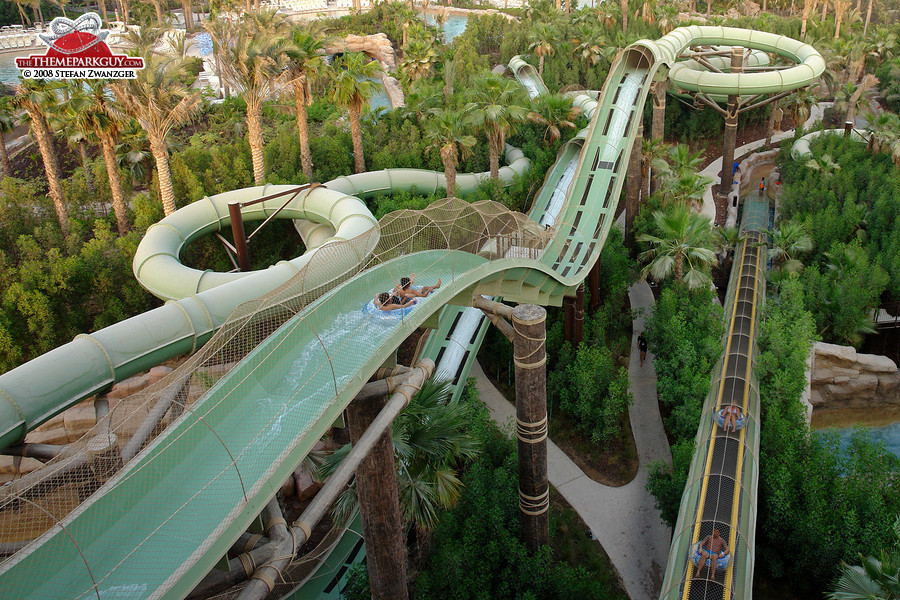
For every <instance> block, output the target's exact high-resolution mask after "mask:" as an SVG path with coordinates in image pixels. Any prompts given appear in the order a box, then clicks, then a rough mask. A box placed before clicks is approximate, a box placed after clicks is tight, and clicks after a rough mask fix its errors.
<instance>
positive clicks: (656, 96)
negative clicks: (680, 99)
mask: <svg viewBox="0 0 900 600" xmlns="http://www.w3.org/2000/svg"><path fill="white" fill-rule="evenodd" d="M666 84H667V81H655V82H653V124H652V126H651V128H650V138H651V139H654V140H661V139H663V137H665V133H666V131H665V130H666Z"/></svg>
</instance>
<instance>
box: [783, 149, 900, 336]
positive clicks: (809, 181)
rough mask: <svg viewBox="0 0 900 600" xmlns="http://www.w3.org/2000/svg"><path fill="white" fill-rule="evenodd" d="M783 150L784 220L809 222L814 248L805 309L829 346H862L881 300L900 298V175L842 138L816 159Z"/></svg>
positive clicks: (882, 160) (806, 277)
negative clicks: (795, 158) (792, 155)
mask: <svg viewBox="0 0 900 600" xmlns="http://www.w3.org/2000/svg"><path fill="white" fill-rule="evenodd" d="M787 146H789V144H788V145H786V147H785V149H783V151H782V156H781V163H782V169H783V171H782V180H783V181H784V183H785V185H784V190H783V194H782V204H781V211H782V213H781V215H782V219H784V220H795V221H800V222H803V223H804V224H805V226H806V230H807V231H808V232H809V233H810V235H811V236H812V239H813V243H814V249H813V255H812V258H811V260H810V261H809V263H810V264H809V266H808V267H807V269H806V270H805V271H804V273H803V280H804V288H805V290H806V306H807V308H809V309H810V310H811V311H812V313H813V316H814V318H815V319H816V328H817V330H818V331H819V332H820V333H821V334H822V335H823V336H824V338H825V340H826V341H834V342H836V343H842V344H846V343H851V344H859V342H860V341H861V335H860V333H861V332H863V331H865V329H866V326H865V324H866V321H867V318H868V315H869V313H870V311H871V310H872V308H874V307H876V306H877V305H878V304H879V303H880V301H881V300H882V299H883V298H882V294H883V293H884V292H885V291H887V295H888V296H890V297H892V298H900V265H898V261H897V257H898V256H900V195H898V192H900V172H898V170H897V168H896V166H895V165H894V163H893V162H892V161H891V159H890V157H889V156H888V155H885V154H872V153H871V152H869V151H868V150H866V147H865V146H864V145H862V144H859V143H858V142H854V141H851V140H849V139H846V138H844V137H843V136H824V137H822V138H819V139H818V140H815V141H814V142H813V143H812V145H811V147H812V151H813V155H814V157H815V158H811V159H809V160H808V161H793V160H791V159H790V158H789V157H788V149H787Z"/></svg>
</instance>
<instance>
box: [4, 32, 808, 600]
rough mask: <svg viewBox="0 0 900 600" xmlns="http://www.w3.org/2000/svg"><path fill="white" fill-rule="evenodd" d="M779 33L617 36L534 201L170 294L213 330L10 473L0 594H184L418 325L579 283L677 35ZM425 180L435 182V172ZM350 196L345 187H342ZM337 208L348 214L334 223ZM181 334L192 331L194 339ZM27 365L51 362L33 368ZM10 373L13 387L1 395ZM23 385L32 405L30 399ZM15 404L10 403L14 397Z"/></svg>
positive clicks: (728, 38)
mask: <svg viewBox="0 0 900 600" xmlns="http://www.w3.org/2000/svg"><path fill="white" fill-rule="evenodd" d="M742 32H743V33H742ZM766 36H769V37H766ZM770 38H771V39H770ZM784 39H787V38H781V37H780V36H771V34H759V33H758V32H744V31H743V30H728V29H727V28H696V27H691V28H680V29H677V30H675V31H673V32H672V34H670V35H669V36H666V37H665V38H663V39H662V40H660V41H659V42H658V43H656V42H652V41H646V40H645V41H641V42H638V43H636V44H634V45H632V46H630V47H629V48H627V49H625V50H624V51H623V52H622V53H621V54H620V56H619V58H618V59H617V61H616V63H615V64H614V65H613V67H612V68H611V70H610V75H609V77H608V79H607V81H606V83H605V85H604V91H603V93H602V95H601V98H600V101H599V104H598V106H597V108H596V112H595V114H594V118H593V119H592V121H591V125H590V128H589V129H588V131H587V132H586V133H585V134H584V135H583V136H580V137H579V142H580V143H581V144H582V145H581V150H580V152H579V153H577V156H576V154H575V153H574V152H572V151H570V150H567V151H566V152H564V153H563V154H562V155H561V157H560V160H559V161H558V163H557V164H556V165H555V166H554V167H553V168H552V169H551V171H550V173H549V174H548V176H547V179H546V180H545V185H544V187H543V188H542V190H541V192H540V193H539V195H538V197H537V198H536V199H535V201H534V206H533V208H532V211H531V213H530V216H525V215H522V214H518V213H513V212H511V211H508V210H506V209H505V208H504V207H502V206H499V205H497V204H495V203H491V202H480V203H475V204H469V203H466V202H463V201H461V200H456V199H449V200H446V201H442V202H439V203H436V204H433V205H432V206H430V207H429V208H428V209H425V210H423V211H398V212H396V213H391V214H390V215H388V216H387V217H385V218H384V219H382V221H381V223H380V224H379V225H380V226H379V227H377V228H371V229H366V231H365V232H363V233H360V234H359V235H356V236H355V237H348V238H347V239H328V240H325V241H324V242H323V243H322V245H321V246H320V247H318V250H317V251H316V252H315V253H314V254H313V255H311V256H310V257H309V259H308V261H307V262H306V263H305V264H303V265H302V266H301V267H299V271H298V272H297V273H296V274H295V275H294V276H293V277H291V278H290V279H289V280H288V281H287V282H286V283H284V284H283V285H282V286H281V287H279V288H277V289H275V290H274V291H272V292H271V293H269V294H267V295H265V296H263V297H261V298H259V299H257V300H253V301H250V302H248V303H245V304H242V305H240V306H238V308H237V309H236V310H235V311H234V313H233V314H232V315H231V317H230V318H229V319H228V320H227V321H226V322H225V324H224V325H222V326H221V327H218V324H217V323H214V321H215V319H216V318H218V315H212V314H209V313H204V312H203V309H202V308H201V307H194V308H190V307H188V305H187V304H178V303H177V302H173V303H171V304H169V305H167V306H168V307H172V306H174V307H175V308H171V309H170V312H169V313H166V314H169V315H176V314H178V312H179V311H188V310H194V311H195V312H194V314H193V315H192V318H191V320H189V321H187V322H186V323H188V324H189V325H190V326H191V327H198V326H199V325H198V323H199V324H203V319H204V318H208V319H207V320H208V321H209V323H206V324H205V325H204V327H206V328H207V329H206V330H207V331H212V330H215V329H216V328H217V327H218V332H217V333H216V334H215V336H214V337H213V338H212V340H211V341H209V342H208V343H207V345H206V346H205V347H204V348H203V349H202V350H201V351H200V352H198V353H197V354H195V355H194V356H192V357H191V358H190V359H189V360H188V361H187V362H186V363H184V364H183V365H182V366H181V367H180V368H178V369H177V370H176V371H174V372H173V373H171V374H170V375H169V376H167V377H166V378H165V379H164V380H163V381H161V382H159V383H158V384H156V385H154V386H152V387H150V388H147V389H146V390H144V391H142V392H140V393H138V394H135V395H133V396H132V397H129V398H127V399H125V400H123V401H121V402H119V403H118V404H117V405H115V406H113V407H112V410H111V411H110V412H109V414H108V415H107V416H105V417H104V418H102V419H101V420H100V422H99V423H98V424H97V425H96V426H95V427H94V428H93V429H92V430H91V431H90V432H89V433H88V434H87V435H85V436H84V437H83V438H81V439H80V440H78V441H76V442H74V443H72V444H70V445H68V446H66V448H65V450H64V452H63V453H62V454H61V455H60V456H58V457H57V458H55V459H53V460H51V461H50V462H48V463H47V464H46V465H44V466H43V467H42V468H40V469H38V470H37V471H35V472H33V473H31V474H29V475H26V476H24V477H22V478H21V479H19V480H17V481H15V482H14V483H12V484H10V485H8V486H5V487H4V488H2V489H0V551H2V552H3V553H4V554H5V555H6V558H5V559H3V561H2V562H0V589H2V590H3V595H4V596H8V597H11V598H61V597H66V598H94V597H96V598H100V599H107V598H161V597H167V598H168V597H172V598H176V597H184V596H186V595H187V594H188V593H189V592H190V591H191V589H193V587H194V586H195V585H196V584H197V583H198V582H199V581H200V580H201V579H202V578H203V577H204V575H205V574H206V573H207V572H208V571H209V570H210V569H211V568H212V567H213V566H214V565H215V563H216V562H217V561H218V560H219V559H220V558H221V557H222V556H223V555H224V554H225V552H226V551H227V550H228V548H229V547H230V546H231V545H232V543H233V542H234V541H235V540H236V539H237V538H238V537H239V535H240V534H241V533H242V532H244V530H245V529H246V528H247V526H248V524H249V523H250V522H251V521H252V520H253V519H254V518H255V517H256V516H257V515H258V514H259V513H260V511H261V510H262V508H263V507H264V505H265V504H266V503H267V502H268V501H269V499H271V498H272V496H274V494H275V493H276V492H277V491H278V488H279V487H280V485H281V483H282V482H283V481H284V480H285V479H286V478H287V476H288V475H289V474H290V473H292V472H293V470H294V469H295V468H296V466H297V465H298V464H299V463H300V461H301V460H302V459H303V457H305V456H306V455H307V454H308V453H309V451H310V449H311V448H312V447H313V445H314V444H315V443H316V442H317V441H318V440H319V439H320V437H321V436H322V435H323V434H324V433H325V432H326V430H327V429H328V428H329V427H330V426H331V425H332V423H334V422H335V420H336V419H337V418H338V417H339V416H340V415H341V413H342V411H343V410H344V408H345V407H346V405H347V404H348V403H349V402H350V400H352V398H353V397H354V396H355V395H356V393H357V392H358V390H359V389H360V388H361V387H362V385H363V384H364V383H365V382H366V381H368V379H369V378H370V377H371V375H372V374H373V373H374V372H375V371H376V369H377V368H378V367H380V366H382V365H383V364H384V363H385V361H386V360H388V359H389V358H390V357H392V356H393V353H394V352H395V350H396V348H397V347H398V346H399V345H400V343H401V342H402V341H403V340H404V339H406V338H407V337H408V336H409V335H410V334H411V333H412V332H413V331H414V330H415V329H416V328H417V327H418V326H420V325H422V324H423V323H425V322H426V320H428V319H431V318H432V317H433V316H435V315H438V317H439V316H440V313H441V311H442V310H444V307H445V306H446V305H448V304H459V305H466V306H468V305H470V304H471V301H472V297H473V295H474V294H484V295H490V296H499V297H503V298H504V299H506V300H507V301H512V302H536V303H540V304H559V303H560V302H561V300H562V297H563V296H564V295H567V294H571V293H572V292H573V291H574V289H575V287H576V286H577V285H578V284H579V283H580V282H581V281H582V280H583V279H584V277H585V275H586V274H587V272H588V270H589V269H590V267H591V266H592V265H593V263H594V262H595V261H596V260H597V258H598V257H599V254H600V250H601V249H602V246H603V243H604V241H605V239H606V236H607V233H608V231H609V228H610V227H611V225H612V221H613V216H614V214H615V209H616V205H617V203H618V200H619V196H620V193H621V190H622V184H623V181H624V178H625V170H626V166H627V164H628V158H629V155H630V152H631V150H632V148H633V146H634V140H635V136H636V132H637V129H638V126H639V123H640V120H641V116H642V114H643V106H644V102H645V100H646V97H647V93H648V90H649V85H650V83H651V81H653V79H654V78H656V77H661V76H662V75H664V74H665V69H661V68H662V67H663V66H664V65H665V64H667V63H671V62H674V61H675V60H676V58H677V56H678V54H679V52H680V49H683V48H685V47H687V46H688V45H690V43H691V42H692V40H693V41H695V42H696V43H723V42H724V43H741V41H746V42H747V43H748V45H749V46H751V47H756V46H754V44H756V45H760V44H762V45H764V44H782V40H784ZM735 40H737V41H735ZM791 42H793V41H791ZM783 47H784V48H787V50H785V52H788V53H791V52H793V53H794V54H795V55H799V54H802V53H804V52H806V50H805V48H807V47H806V46H805V45H802V44H799V42H793V45H790V44H786V43H785V44H784V45H783ZM779 48H781V46H779ZM801 51H802V52H801ZM813 52H814V51H813ZM816 56H817V55H816ZM810 57H812V58H813V59H814V58H815V56H813V55H812V54H809V53H806V54H804V55H803V56H802V57H800V58H801V59H802V61H803V63H804V64H805V63H806V62H809V61H810V60H812V59H810ZM819 59H821V57H819ZM807 67H808V68H806V69H801V70H802V71H803V73H804V74H799V72H797V71H795V72H791V71H790V70H785V71H782V72H781V73H780V74H773V75H775V76H776V77H775V78H769V79H765V80H763V79H760V78H759V77H758V75H760V74H749V75H744V76H737V77H736V78H735V77H731V76H730V75H728V74H725V75H722V77H723V78H725V79H727V81H724V80H718V79H716V78H715V77H713V78H712V79H709V78H705V79H702V80H701V81H699V83H698V84H697V85H698V89H705V88H708V87H709V86H716V90H717V91H719V92H722V93H729V94H733V93H734V94H743V93H762V92H764V91H767V90H768V89H769V88H772V87H776V84H775V79H776V78H778V81H782V82H784V81H787V78H789V77H793V79H791V80H790V82H789V83H787V84H785V83H782V84H781V85H783V86H784V85H798V84H799V82H802V81H804V79H803V77H808V76H810V75H809V73H808V72H807V71H809V72H813V73H814V71H815V68H814V67H809V65H807ZM792 73H793V75H792ZM814 75H815V76H817V74H814ZM741 77H743V79H742V78H741ZM723 81H724V83H723ZM688 83H690V82H688ZM581 140H583V142H581ZM570 148H571V147H570ZM423 173H425V172H423ZM360 177H361V178H365V177H368V178H370V179H373V180H374V179H378V181H379V184H381V183H384V181H383V180H387V183H386V184H385V185H386V189H399V188H398V187H397V186H394V185H393V184H392V183H391V182H390V179H391V174H384V173H381V174H376V173H367V174H363V175H361V176H360ZM430 178H431V179H432V180H434V181H435V182H436V181H437V178H436V177H434V176H433V174H432V175H431V176H430ZM473 179H474V177H473ZM347 180H348V181H349V180H350V178H347ZM328 185H331V182H330V183H329V184H328ZM336 185H337V186H339V185H341V184H340V183H338V184H336ZM346 185H347V186H348V187H353V186H354V185H355V183H353V182H349V183H347V184H346ZM367 189H369V190H370V191H371V190H373V189H376V188H375V187H374V186H368V187H367ZM332 191H337V190H336V189H335V190H332ZM313 193H316V194H318V193H319V192H315V191H313V190H307V191H305V192H303V194H307V196H306V197H304V198H308V195H309V194H313ZM351 193H354V192H352V191H347V190H343V189H342V190H340V193H338V194H337V196H342V195H346V194H351ZM191 207H193V208H194V209H197V210H201V209H203V208H204V207H203V206H201V204H200V203H194V204H193V205H191ZM330 216H333V215H330ZM332 221H333V225H334V229H339V225H340V219H337V218H334V219H332ZM220 225H221V223H220V222H219V221H217V222H216V223H215V224H211V225H210V226H209V227H210V229H208V230H203V229H202V228H201V229H198V231H201V230H203V231H213V230H214V229H213V227H217V226H220ZM160 229H161V230H162V229H163V228H160ZM326 242H327V243H326ZM413 273H415V285H421V286H437V284H438V282H440V287H438V288H437V289H436V290H435V291H434V292H433V293H432V294H430V295H429V296H428V297H427V298H422V299H420V300H419V301H418V304H417V305H416V306H414V307H411V308H405V309H403V310H401V311H399V312H396V313H391V314H388V313H386V312H384V311H380V310H378V309H377V308H376V307H375V306H374V305H373V302H372V301H373V298H374V297H375V295H376V294H377V293H379V292H387V291H389V290H391V289H392V288H393V287H394V285H395V284H396V283H397V282H398V281H399V280H400V278H401V277H405V276H411V274H413ZM248 281H249V279H248ZM162 283H166V282H165V281H164V278H162ZM199 283H200V282H199V281H198V285H199ZM228 285H233V284H228ZM228 285H222V286H221V287H220V288H216V289H214V290H211V291H209V292H200V293H197V292H191V293H192V294H194V293H196V294H197V295H198V296H199V295H200V294H202V293H212V294H218V298H219V300H222V298H223V297H227V295H228V293H229V291H228V290H229V288H228ZM245 288H246V284H244V288H242V289H243V292H244V293H246V291H247V290H246V289H245ZM269 289H271V288H269ZM218 290H221V291H218ZM218 306H219V307H220V308H221V307H224V306H227V303H220V304H219V305H218ZM229 310H230V309H229ZM160 314H162V313H160ZM168 327H169V323H168V322H166V321H159V320H157V321H152V320H143V321H140V325H139V326H138V327H137V328H135V329H133V330H128V331H130V332H131V333H132V337H133V341H134V342H135V344H136V343H137V341H138V340H139V339H141V338H162V339H163V340H164V338H166V332H167V331H168ZM189 333H192V332H189ZM179 335H181V334H179ZM204 335H205V334H204ZM184 339H185V340H189V339H192V340H193V341H192V342H191V343H198V336H196V335H194V337H193V338H191V337H190V336H185V338H184ZM131 342H132V339H131V338H129V336H119V337H118V338H117V343H118V344H119V346H117V347H116V348H115V351H116V353H118V355H117V356H112V357H111V355H110V352H109V351H108V350H107V349H106V348H105V347H104V348H102V352H101V353H99V354H98V355H97V356H98V359H97V360H98V361H102V360H104V357H105V360H107V361H108V362H110V363H112V362H114V359H116V358H117V357H118V356H124V357H125V362H126V363H127V362H128V361H129V360H131V357H130V356H129V350H130V347H129V344H130V343H131ZM185 343H187V342H185ZM200 343H202V340H200ZM92 344H93V345H94V346H96V344H95V343H94V342H85V347H88V346H92ZM161 347H162V346H161ZM190 348H191V347H190V345H188V346H187V347H186V348H185V347H184V344H182V345H181V346H172V347H171V348H169V347H166V348H165V349H164V350H165V351H163V350H159V349H156V348H152V349H150V351H148V353H147V354H145V355H142V360H144V361H145V362H146V361H149V360H150V358H160V357H162V356H166V354H165V352H174V351H175V350H179V351H178V352H176V353H175V354H172V355H171V356H168V357H170V358H171V357H172V356H175V355H177V354H180V353H181V352H185V351H187V350H189V349H190ZM64 354H65V353H64V352H63V353H59V354H58V356H62V357H64V358H65V356H64ZM148 357H149V358H148ZM32 362H34V361H32ZM102 366H103V367H104V368H105V367H106V365H105V364H104V365H102ZM114 370H115V369H114ZM96 371H97V372H98V373H100V375H96V377H95V376H94V375H93V374H88V373H87V372H85V373H81V372H79V373H75V374H73V375H72V381H74V383H77V384H78V385H72V386H69V387H72V388H76V387H77V388H78V389H79V390H81V391H80V392H79V393H82V392H83V390H98V391H99V390H102V389H104V387H103V386H105V385H108V379H104V378H108V377H109V375H108V370H107V371H104V369H103V368H101V369H97V370H96ZM23 372H27V373H28V376H27V377H39V376H40V373H41V370H40V369H32V370H30V371H29V370H28V369H24V370H23ZM115 375H116V377H118V372H117V373H115ZM27 377H26V378H25V379H27ZM91 377H94V379H90V378H91ZM89 379H90V381H88V380H89ZM8 380H9V378H8ZM26 383H29V382H26ZM64 383H66V384H68V383H71V382H64ZM17 384H19V385H18V388H17V389H26V388H27V387H28V386H27V385H23V384H22V381H18V382H17ZM82 384H83V385H82ZM44 387H45V388H46V387H47V386H44ZM50 387H53V386H50ZM60 387H61V388H62V387H63V386H62V385H60ZM7 389H12V387H10V388H3V390H4V393H6V391H7ZM66 389H68V388H66ZM45 392H46V393H45V394H44V396H43V397H42V402H44V403H45V404H44V405H42V406H47V407H48V408H46V410H45V409H42V410H41V411H35V415H34V418H33V419H31V420H29V419H25V418H23V417H21V415H19V416H17V415H15V414H12V413H14V412H15V410H13V409H12V408H10V410H6V412H4V413H3V415H2V416H3V418H4V419H6V418H7V417H9V418H8V419H6V420H5V421H4V422H3V423H2V424H0V425H2V427H3V433H4V435H5V436H7V438H9V439H15V436H17V435H19V432H20V431H22V430H23V429H26V428H28V429H31V428H33V427H34V426H36V425H39V424H40V423H41V422H43V420H45V419H46V418H48V417H47V415H52V414H55V413H56V412H59V411H60V410H62V409H63V408H64V407H65V406H67V405H69V404H70V403H71V398H70V397H59V398H56V397H54V395H53V390H52V389H51V390H49V391H47V390H45ZM59 395H60V396H65V394H62V393H61V394H59ZM7 396H9V394H7ZM16 400H17V401H19V402H22V403H23V404H25V402H26V401H27V400H28V398H17V399H16ZM54 403H55V404H54ZM15 406H18V405H17V404H15V402H14V403H11V404H8V406H7V405H3V404H2V403H0V409H3V410H5V409H6V408H9V407H13V408H14V407H15ZM54 411H55V412H54ZM6 421H9V423H7V422H6ZM19 439H20V438H19Z"/></svg>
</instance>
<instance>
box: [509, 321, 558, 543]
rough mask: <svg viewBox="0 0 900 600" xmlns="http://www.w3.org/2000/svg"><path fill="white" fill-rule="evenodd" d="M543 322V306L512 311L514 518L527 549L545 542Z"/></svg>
mask: <svg viewBox="0 0 900 600" xmlns="http://www.w3.org/2000/svg"><path fill="white" fill-rule="evenodd" d="M546 324H547V311H546V310H544V309H543V307H540V306H535V305H533V304H520V305H519V306H517V307H516V308H515V309H514V310H513V314H512V325H513V330H514V332H515V335H514V337H513V357H514V362H515V365H516V439H517V444H518V455H519V511H520V514H519V517H520V522H521V525H522V536H523V538H524V540H525V545H526V546H527V547H528V549H529V550H530V551H532V552H534V551H535V550H537V549H538V548H540V547H541V546H543V545H545V544H549V543H550V519H549V513H548V510H549V508H550V482H549V480H548V478H547V370H546V362H547V352H546Z"/></svg>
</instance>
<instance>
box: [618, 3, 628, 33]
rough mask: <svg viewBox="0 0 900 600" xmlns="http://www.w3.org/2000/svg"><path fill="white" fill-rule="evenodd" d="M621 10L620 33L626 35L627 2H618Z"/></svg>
mask: <svg viewBox="0 0 900 600" xmlns="http://www.w3.org/2000/svg"><path fill="white" fill-rule="evenodd" d="M619 6H620V7H621V9H622V33H623V34H628V0H619Z"/></svg>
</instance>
